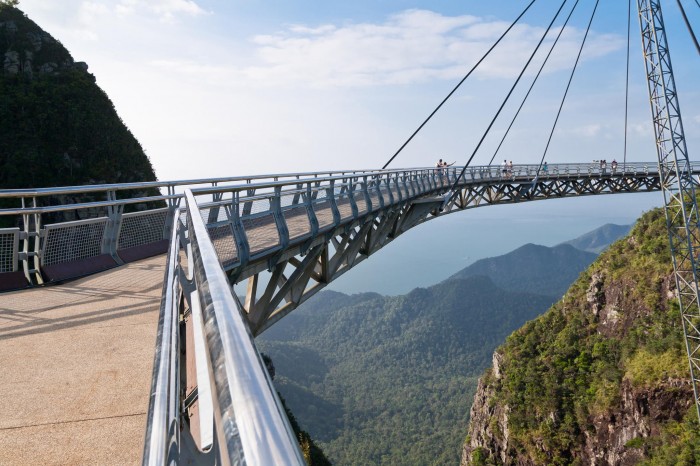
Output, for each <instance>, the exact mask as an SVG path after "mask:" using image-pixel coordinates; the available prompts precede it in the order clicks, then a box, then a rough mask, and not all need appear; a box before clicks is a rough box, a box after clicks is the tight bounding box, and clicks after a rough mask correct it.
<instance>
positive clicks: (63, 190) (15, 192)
mask: <svg viewBox="0 0 700 466" xmlns="http://www.w3.org/2000/svg"><path fill="white" fill-rule="evenodd" d="M395 170H397V169H386V170H381V169H372V168H369V169H361V170H324V171H317V172H299V173H279V174H262V175H248V176H233V177H219V178H194V179H183V180H171V181H143V182H132V183H111V184H95V185H76V186H57V187H52V188H35V189H31V188H17V189H0V198H20V197H39V196H54V195H57V194H75V193H88V192H104V191H124V190H129V189H148V188H165V187H175V186H191V185H197V184H209V183H230V182H240V181H246V182H247V181H248V180H264V179H268V178H292V177H300V176H312V175H325V174H328V175H329V176H332V175H333V174H338V175H352V174H357V173H386V172H392V171H395ZM401 170H406V169H401ZM408 170H412V168H410V169H408ZM180 197H182V195H180Z"/></svg>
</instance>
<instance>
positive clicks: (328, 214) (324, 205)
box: [312, 192, 335, 230]
mask: <svg viewBox="0 0 700 466" xmlns="http://www.w3.org/2000/svg"><path fill="white" fill-rule="evenodd" d="M312 206H313V208H314V213H315V214H316V219H317V220H318V228H319V230H324V229H326V228H328V227H330V226H332V225H333V224H334V223H335V222H334V220H333V210H332V208H331V203H330V201H329V200H328V199H327V198H326V195H325V193H323V197H321V193H320V192H319V197H318V198H317V199H316V200H315V201H314V202H313V204H312Z"/></svg>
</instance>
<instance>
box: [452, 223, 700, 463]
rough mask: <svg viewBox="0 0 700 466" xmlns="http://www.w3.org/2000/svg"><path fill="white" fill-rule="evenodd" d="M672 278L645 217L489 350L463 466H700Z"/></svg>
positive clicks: (662, 230) (657, 233) (658, 232)
mask: <svg viewBox="0 0 700 466" xmlns="http://www.w3.org/2000/svg"><path fill="white" fill-rule="evenodd" d="M672 270H673V269H672V265H671V260H670V254H669V249H668V237H667V233H666V225H665V219H664V214H663V211H662V210H655V211H652V212H649V213H647V214H645V215H644V216H643V217H642V218H641V219H640V220H639V221H638V222H637V224H636V225H635V226H634V227H633V229H632V231H631V233H630V235H629V236H628V237H627V238H625V239H623V240H620V241H618V242H617V243H615V244H613V245H612V246H610V248H609V249H608V250H607V251H606V252H604V253H603V254H602V255H601V256H600V257H599V258H598V259H597V260H596V261H595V262H594V263H593V264H592V265H591V267H590V268H588V270H586V271H585V272H584V273H583V274H582V275H581V277H580V278H579V279H578V280H577V281H576V282H575V283H574V284H573V286H572V287H571V289H570V290H569V291H568V292H567V293H566V295H565V296H564V298H563V299H562V300H561V301H559V302H558V303H557V304H555V305H554V306H553V307H552V308H551V309H550V310H549V311H547V312H546V313H545V314H544V315H542V316H541V317H539V318H537V319H535V320H533V321H531V322H528V323H527V324H526V325H525V326H524V327H523V328H521V329H519V330H518V331H516V332H514V333H513V334H512V335H511V336H510V337H508V339H507V341H506V343H505V344H504V345H503V346H501V347H500V348H498V350H497V351H496V352H495V354H494V358H493V360H494V366H493V368H492V369H490V370H489V371H487V373H486V375H485V376H484V377H483V378H482V379H481V380H480V382H479V390H478V392H477V394H476V396H475V400H474V405H473V407H472V411H471V423H470V428H469V436H468V438H467V443H466V446H465V449H464V452H463V458H462V464H463V465H489V464H505V465H508V464H511V465H542V464H547V465H572V464H573V465H584V464H606V465H631V464H646V465H676V464H677V465H681V464H683V465H693V464H700V429H699V426H698V422H697V414H696V410H695V406H694V403H693V392H692V386H691V384H690V381H689V375H688V362H687V358H686V355H685V346H684V342H683V329H682V324H681V318H680V315H679V310H678V306H677V302H676V297H675V293H676V291H675V282H674V280H673V275H672Z"/></svg>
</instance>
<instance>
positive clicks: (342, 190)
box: [0, 162, 700, 285]
mask: <svg viewBox="0 0 700 466" xmlns="http://www.w3.org/2000/svg"><path fill="white" fill-rule="evenodd" d="M688 168H689V169H691V170H692V171H693V173H697V172H700V164H692V165H691V166H690V167H688ZM657 171H658V168H657V166H656V165H652V164H649V163H627V164H618V165H617V167H616V170H613V169H612V163H610V164H609V166H608V168H607V169H606V170H603V169H602V168H601V167H600V164H599V163H598V162H595V163H585V164H552V165H549V166H548V169H547V170H543V168H542V167H540V166H539V165H514V166H513V167H512V168H508V169H507V170H506V171H505V172H504V167H502V166H498V165H491V166H473V167H467V170H464V172H463V173H462V169H461V167H454V166H453V167H450V168H435V167H429V168H425V167H424V168H407V169H391V170H367V171H360V170H354V171H347V172H336V173H333V172H330V173H328V172H314V173H296V174H284V175H260V176H252V177H232V178H213V179H208V180H184V181H177V182H148V183H129V184H123V185H99V186H85V187H65V188H44V189H39V190H9V191H2V194H3V196H5V199H7V198H8V197H7V196H10V195H14V196H19V197H18V198H17V201H21V205H22V207H10V208H4V209H0V218H2V217H3V216H4V217H7V216H10V215H14V216H21V217H22V222H21V225H22V228H23V231H22V232H21V234H20V241H21V243H22V249H23V251H22V253H21V254H20V253H19V252H15V253H13V254H14V256H15V257H14V259H13V260H19V261H21V264H22V271H23V273H24V275H25V277H26V279H27V283H28V284H30V285H31V284H41V283H43V280H44V278H46V277H45V274H43V272H42V271H43V269H42V267H43V266H44V263H43V262H42V260H41V257H42V256H43V255H45V254H54V255H57V256H58V257H60V258H61V259H60V260H59V261H56V262H54V264H63V263H68V262H71V261H74V260H81V259H83V258H92V257H97V256H96V254H101V255H108V256H109V257H111V258H112V260H113V261H114V262H115V264H119V263H121V262H122V260H123V259H124V258H126V259H127V260H134V257H139V256H141V257H143V256H144V255H145V254H151V253H154V251H157V250H164V246H163V244H162V243H161V245H157V244H156V241H162V239H167V238H169V237H170V228H171V220H172V219H173V217H175V216H177V213H178V210H179V207H178V206H179V205H180V204H183V203H182V202H181V201H180V199H182V196H183V195H184V194H182V193H175V191H174V186H175V185H176V184H178V183H189V182H206V183H207V184H208V185H207V186H200V187H192V189H191V192H192V193H193V195H195V196H197V197H198V199H199V203H198V207H199V208H200V209H204V210H206V209H208V210H209V212H208V219H207V221H208V223H209V227H210V228H211V227H221V226H223V225H224V224H225V223H229V224H230V225H231V226H232V228H233V229H234V230H235V231H236V235H235V236H236V237H235V238H234V241H235V244H234V245H233V247H235V248H236V249H237V250H238V251H237V253H235V252H234V253H233V254H232V255H231V256H230V259H231V261H228V262H227V267H229V266H232V265H233V263H234V262H235V260H234V254H237V256H238V258H237V261H238V262H239V263H240V264H244V263H245V262H246V261H248V260H252V259H254V258H255V257H257V255H259V254H260V253H261V252H263V251H264V248H256V249H255V250H254V251H250V252H251V254H248V252H247V251H248V249H249V247H248V246H249V245H248V244H246V243H247V240H246V231H245V230H246V225H244V224H243V222H247V223H246V224H247V225H250V222H251V221H253V220H254V219H256V218H259V217H263V216H267V215H271V216H272V217H273V218H274V221H275V222H276V224H277V228H278V234H279V242H278V243H277V245H276V246H274V248H276V249H280V248H281V249H285V248H286V247H287V246H289V245H290V244H298V243H300V242H302V241H306V239H307V237H308V236H309V235H311V236H315V235H316V234H317V233H318V232H319V228H321V227H320V226H319V225H318V221H319V218H318V217H317V215H316V214H317V209H324V208H326V206H323V204H324V203H326V202H327V203H328V206H327V207H328V209H329V212H330V213H331V214H332V217H333V219H332V224H329V222H328V216H327V215H328V213H326V214H324V215H325V220H324V221H323V227H322V228H323V229H324V231H326V229H328V228H330V227H331V225H332V226H333V227H334V228H335V227H339V226H340V225H341V223H347V221H348V220H351V221H354V220H357V219H358V218H359V217H360V216H363V215H365V214H367V213H369V212H376V211H377V210H378V209H384V208H386V207H387V206H390V205H397V204H403V203H406V202H408V201H410V200H412V199H417V198H419V197H425V196H443V195H445V194H447V193H448V192H449V191H450V190H451V189H452V187H453V186H455V187H457V188H459V189H462V188H463V187H465V186H467V185H475V186H477V185H483V184H494V183H495V184H499V183H504V182H507V183H509V182H511V181H512V182H517V183H520V184H523V183H525V184H528V183H529V184H532V185H533V186H534V185H535V184H537V183H538V182H539V181H546V180H554V179H559V178H562V177H567V179H571V178H572V177H582V176H583V177H591V178H597V177H600V178H605V177H611V176H627V177H629V176H632V177H639V176H642V177H645V176H648V175H650V174H652V175H654V176H656V172H657ZM222 180H227V181H231V180H234V181H236V182H232V183H231V184H218V182H220V181H222ZM155 185H160V186H168V193H167V194H165V195H163V194H160V193H159V194H158V195H155V196H142V197H137V198H125V199H117V190H119V189H127V188H129V189H133V188H145V187H149V186H150V187H153V186H155ZM104 189H111V190H109V191H106V192H105V198H106V199H104V200H98V201H92V200H91V201H89V202H85V201H82V202H81V200H80V197H79V196H73V197H75V198H76V199H75V200H76V201H77V202H75V203H64V204H61V205H53V206H41V205H39V203H38V202H37V199H38V198H37V197H31V198H27V197H24V196H28V195H31V194H41V195H50V194H60V193H64V194H65V193H68V192H72V193H77V192H79V191H80V190H82V191H83V192H84V193H89V192H94V191H99V190H104ZM156 201H159V202H161V203H162V202H163V201H167V204H168V210H167V214H166V219H165V227H164V228H163V231H161V232H159V231H158V228H160V225H163V220H162V218H158V217H157V216H156V215H155V212H157V211H158V209H152V208H149V209H148V210H146V211H145V212H151V213H153V217H152V219H151V220H149V219H147V218H146V217H144V220H143V221H142V224H141V225H138V226H137V227H136V228H142V229H143V231H146V232H147V233H144V234H140V233H139V230H137V229H135V227H134V225H136V223H135V222H133V221H132V222H130V223H129V224H128V225H127V226H126V227H125V228H122V225H123V221H124V222H125V221H126V217H125V216H124V208H125V206H128V205H132V204H137V205H141V206H143V205H148V204H149V203H151V204H153V203H154V202H156ZM18 203H19V202H18ZM319 206H320V207H319ZM149 207H150V206H149ZM159 208H160V206H159ZM303 209H306V213H307V216H308V221H309V228H308V231H307V232H305V233H299V230H298V229H297V230H296V232H297V233H296V234H295V235H294V237H292V238H290V237H289V233H288V232H286V228H287V226H286V222H285V220H284V218H282V217H283V216H284V215H287V216H289V215H296V213H292V214H289V213H288V212H289V211H290V210H295V211H298V213H299V214H301V212H302V210H303ZM63 211H75V212H76V216H78V217H88V218H89V217H95V216H98V215H99V216H101V217H103V218H104V217H106V218H108V220H107V223H106V226H105V228H104V232H103V238H102V243H101V246H100V245H99V244H98V243H96V246H99V248H97V247H95V249H94V250H91V251H90V252H89V254H84V255H80V254H73V253H71V252H70V251H69V250H67V249H65V248H64V249H61V245H60V243H57V242H56V240H54V241H53V242H49V241H43V240H42V238H43V237H42V235H44V236H45V234H46V233H48V230H47V228H46V227H43V226H42V220H46V219H47V217H43V218H42V216H43V215H44V214H51V213H57V212H63ZM81 211H82V212H86V211H87V212H88V214H87V215H82V214H80V212H81ZM221 216H225V218H224V219H223V220H219V219H220V218H222V217H221ZM232 216H233V217H232ZM48 219H49V220H53V222H54V226H53V229H54V230H55V231H54V238H63V241H72V239H71V238H73V237H74V236H75V235H78V234H79V232H80V231H85V230H80V229H81V228H82V227H83V226H85V225H87V223H88V222H89V220H87V219H83V220H78V221H77V223H75V224H72V223H70V222H61V221H60V220H58V219H52V218H50V217H48ZM56 220H58V223H56ZM297 225H298V223H297ZM61 226H62V227H65V228H64V229H61ZM69 227H71V228H73V229H72V230H71V229H69ZM52 231H53V230H52ZM139 235H140V236H139ZM123 236H124V237H125V238H127V237H128V238H131V240H125V241H121V240H122V237H123ZM76 237H77V236H76ZM119 244H130V245H133V246H130V247H134V248H139V249H131V250H129V251H126V250H124V251H123V252H120V250H119V248H118V245H119ZM145 244H150V245H152V247H151V246H149V247H146V246H144V245H145ZM304 244H306V243H304ZM308 244H310V243H308ZM308 244H307V245H306V246H304V248H305V247H307V246H308ZM270 247H273V246H270ZM159 248H161V249H159ZM49 249H50V250H51V251H49ZM97 249H99V251H97ZM230 249H231V246H229V250H230ZM66 251H67V252H66ZM5 254H6V255H7V253H5ZM51 273H54V274H56V275H54V276H52V277H49V280H60V279H62V278H63V277H66V278H70V277H68V275H70V273H72V272H71V271H70V269H68V268H63V267H58V268H56V267H54V268H53V269H52V271H51Z"/></svg>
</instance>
